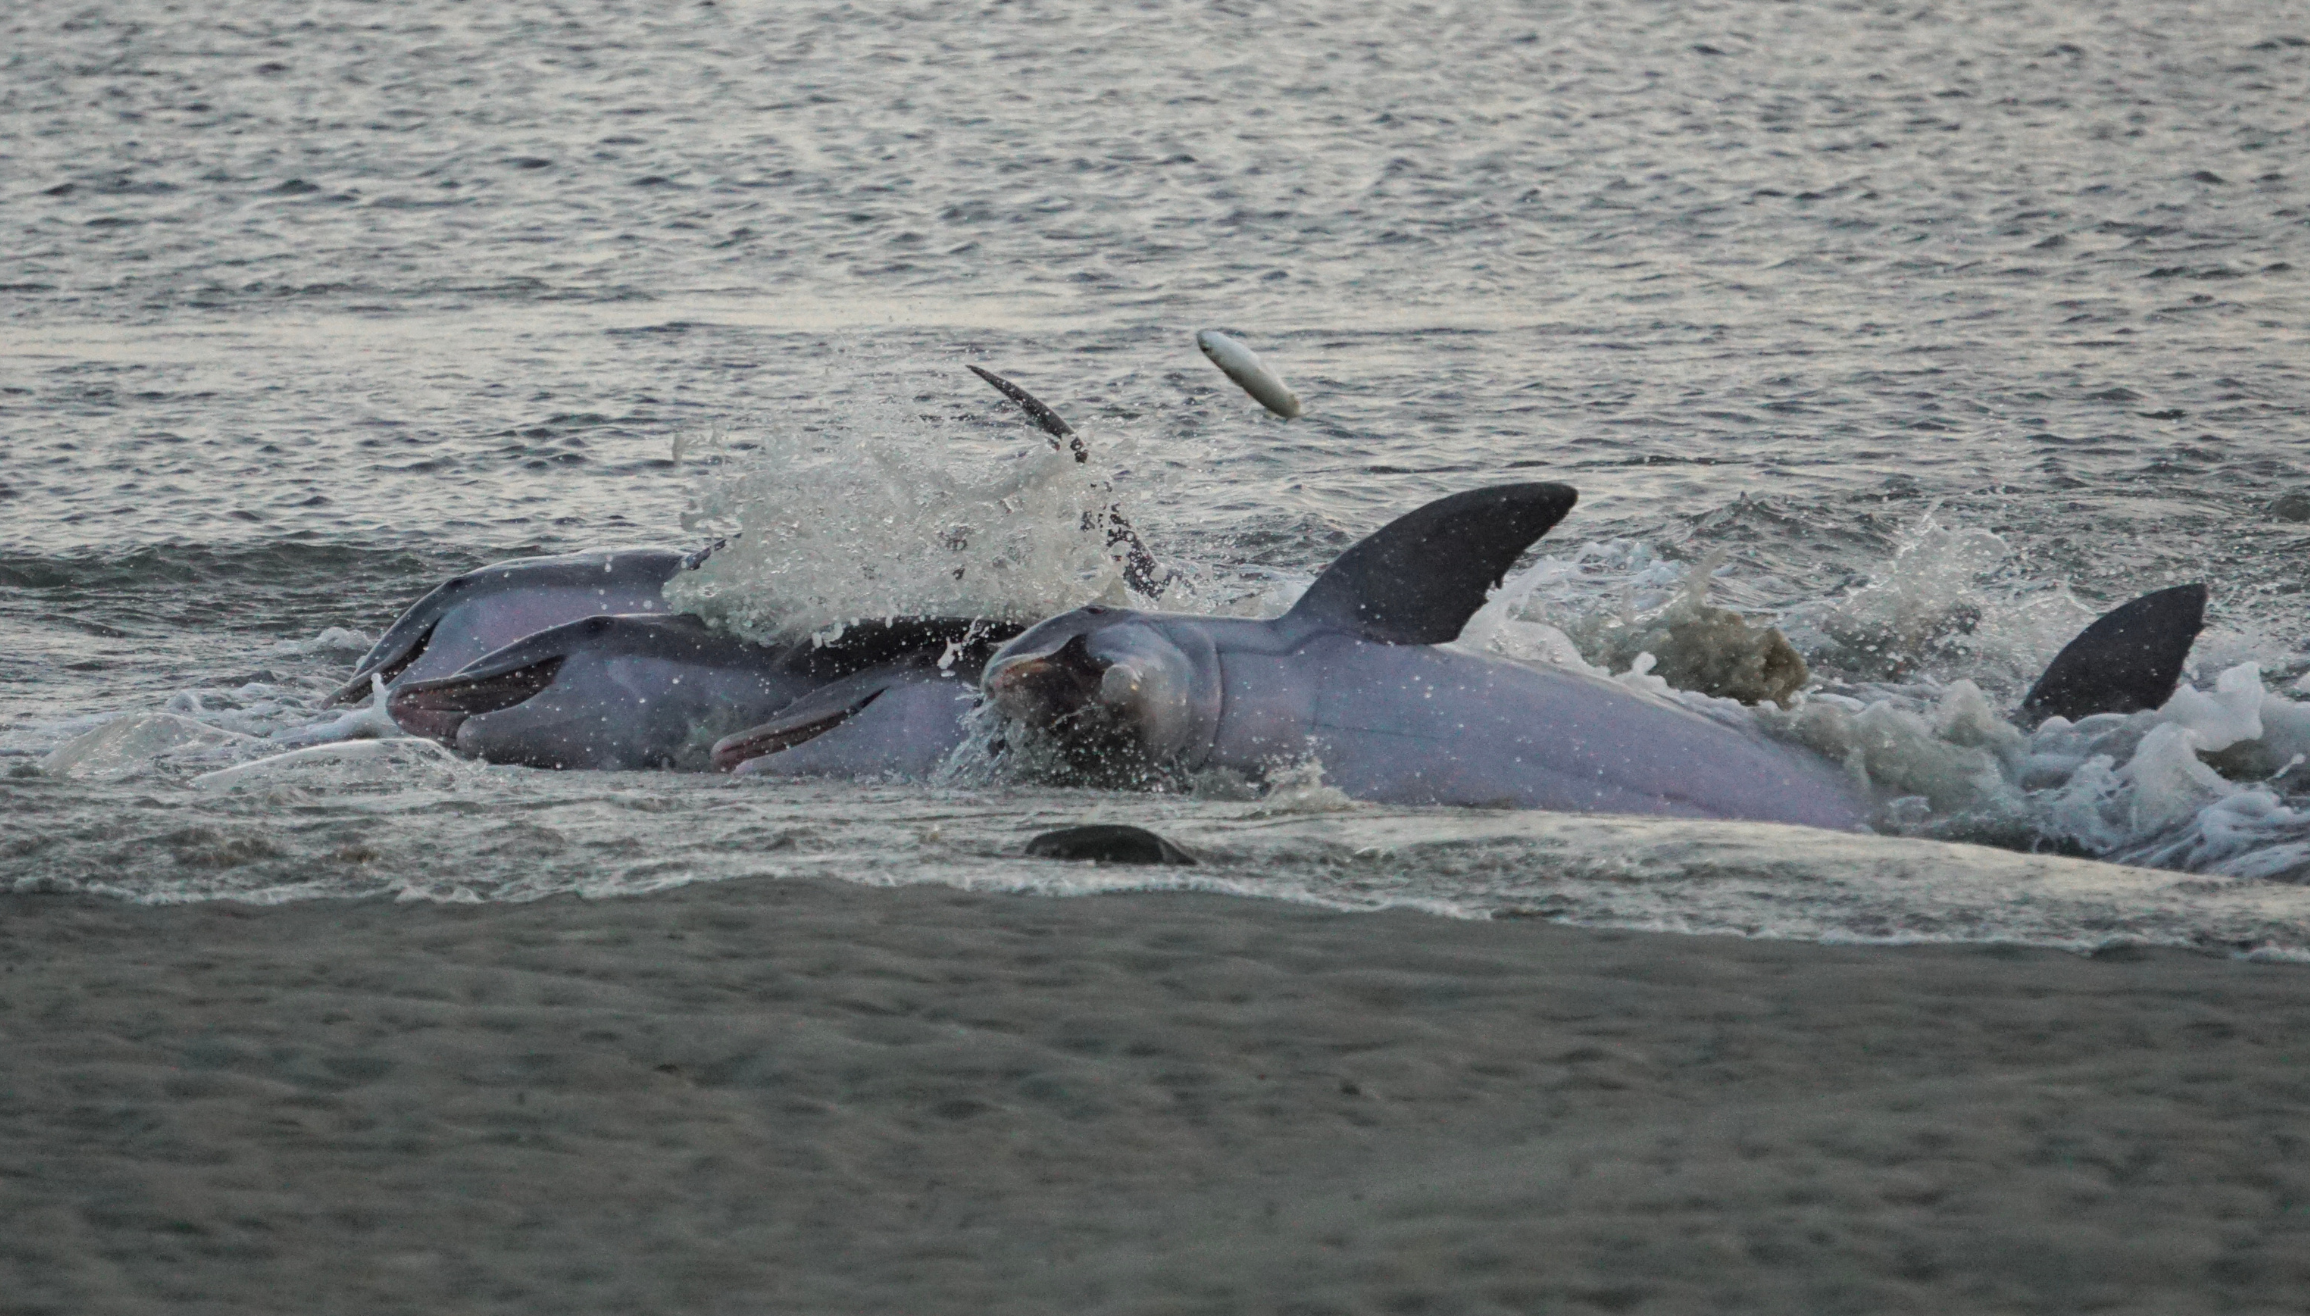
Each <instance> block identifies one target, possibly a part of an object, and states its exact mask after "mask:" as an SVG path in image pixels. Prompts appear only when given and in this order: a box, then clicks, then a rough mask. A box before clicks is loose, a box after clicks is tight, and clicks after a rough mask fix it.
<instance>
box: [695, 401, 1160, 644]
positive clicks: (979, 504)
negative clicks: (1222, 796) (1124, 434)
mask: <svg viewBox="0 0 2310 1316" xmlns="http://www.w3.org/2000/svg"><path fill="white" fill-rule="evenodd" d="M985 429H986V427H985V424H984V422H983V421H980V422H967V421H964V420H961V419H957V418H952V417H947V416H943V415H937V414H925V413H923V411H922V410H921V408H920V407H919V406H916V405H912V404H902V403H900V402H898V401H896V400H895V399H892V398H890V397H888V396H879V397H866V398H861V399H857V400H856V401H855V403H854V404H852V405H850V406H848V407H847V408H846V409H845V410H844V411H842V412H841V413H839V414H836V415H830V416H826V417H821V418H806V419H797V420H794V421H792V422H787V423H782V424H776V425H772V426H769V427H768V428H766V429H765V430H764V431H763V432H762V434H761V436H760V438H759V441H758V443H756V444H755V445H754V446H753V447H752V449H751V450H741V449H738V448H736V447H734V446H732V445H729V444H728V443H726V442H725V443H724V444H722V445H720V446H721V448H722V451H721V452H719V453H718V454H716V458H717V459H716V460H714V462H713V464H712V465H710V466H709V467H708V468H707V472H706V474H705V476H704V477H703V479H702V480H701V481H700V482H699V484H698V486H697V488H696V491H695V494H694V496H693V500H692V506H691V510H690V513H689V514H688V515H687V516H685V518H684V522H683V523H684V525H685V526H686V527H687V528H690V529H693V530H709V531H712V532H714V533H717V534H721V535H724V536H726V537H727V539H728V542H727V543H726V544H725V545H724V546H723V547H722V548H721V549H720V550H718V551H717V552H715V553H714V554H713V555H712V556H711V557H709V558H707V559H706V561H705V562H704V563H702V564H701V565H700V566H699V567H697V568H696V569H695V570H691V571H685V572H683V573H682V574H680V575H678V576H676V577H675V578H674V580H673V581H671V582H670V583H669V584H668V585H667V586H666V599H667V601H668V602H669V603H671V604H672V605H673V606H674V607H675V608H677V609H680V610H683V611H689V612H695V613H697V614H699V615H700V616H703V617H705V618H706V619H707V620H708V621H709V622H712V623H713V624H715V625H716V626H719V627H721V628H723V629H726V630H728V631H730V632H732V633H734V634H738V635H742V636H745V637H747V638H749V639H754V640H760V641H773V640H780V639H795V638H801V637H803V636H808V635H811V634H816V633H824V632H826V631H828V630H829V629H831V628H835V627H839V626H841V625H843V624H845V623H847V622H850V621H854V620H857V619H860V618H867V617H890V616H964V617H989V618H1001V619H1006V620H1015V621H1031V620H1034V619H1036V618H1040V617H1043V616H1047V615H1049V614H1051V613H1054V612H1061V611H1065V610H1066V609H1069V608H1074V607H1079V606H1081V605H1083V604H1086V603H1091V602H1095V601H1106V602H1111V603H1125V602H1128V601H1129V598H1130V595H1129V592H1128V590H1127V589H1126V587H1125V585H1124V582H1123V576H1122V571H1121V569H1120V567H1119V565H1118V564H1117V562H1116V561H1115V560H1114V558H1113V556H1112V555H1111V554H1110V550H1109V546H1108V542H1107V529H1108V525H1109V521H1108V515H1109V510H1108V509H1109V508H1110V507H1111V506H1112V505H1113V504H1114V502H1115V494H1114V492H1113V490H1112V488H1111V485H1112V481H1113V473H1114V471H1115V468H1116V466H1117V464H1118V462H1119V461H1121V460H1124V459H1126V458H1127V455H1128V451H1129V448H1130V443H1129V440H1128V439H1127V438H1122V439H1115V438H1105V439H1100V440H1097V441H1094V442H1092V443H1091V444H1090V454H1091V455H1090V460H1089V461H1088V462H1085V463H1078V462H1077V461H1076V460H1075V459H1074V458H1073V456H1072V455H1070V454H1068V453H1066V452H1062V451H1058V450H1056V449H1054V448H1052V447H1050V446H1049V445H1047V444H1045V443H1043V442H1042V441H1041V440H1040V438H1039V436H1037V437H1022V436H1015V435H1006V436H999V437H997V438H995V439H993V440H990V439H989V437H988V436H987V434H986V433H985Z"/></svg>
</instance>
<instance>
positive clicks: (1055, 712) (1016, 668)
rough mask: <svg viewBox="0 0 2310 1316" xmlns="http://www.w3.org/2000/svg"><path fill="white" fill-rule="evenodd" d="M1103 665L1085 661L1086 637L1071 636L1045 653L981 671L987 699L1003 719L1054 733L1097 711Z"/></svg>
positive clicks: (1087, 654)
mask: <svg viewBox="0 0 2310 1316" xmlns="http://www.w3.org/2000/svg"><path fill="white" fill-rule="evenodd" d="M1106 674H1107V664H1105V663H1102V662H1100V661H1099V660H1098V659H1096V658H1093V657H1092V656H1091V647H1090V642H1089V637H1088V636H1083V635H1077V636H1075V637H1073V638H1072V639H1070V640H1068V641H1067V642H1066V643H1065V644H1062V645H1060V646H1059V647H1058V648H1056V649H1053V650H1052V651H1050V652H1049V653H1042V654H1019V655H1016V656H1015V657H1011V658H1005V659H1003V660H1001V661H999V662H997V663H995V664H994V665H993V666H991V667H989V668H988V669H987V673H986V682H985V684H986V692H987V697H988V698H990V699H992V700H994V702H995V707H997V708H999V709H1001V710H1002V711H1003V715H1004V716H1006V717H1010V718H1013V719H1015V720H1017V721H1020V722H1024V723H1026V724H1027V725H1028V726H1031V727H1037V728H1041V729H1043V730H1054V729H1057V728H1058V727H1060V726H1063V725H1065V724H1066V723H1068V722H1070V721H1073V720H1075V719H1078V718H1080V717H1082V716H1083V715H1084V714H1085V713H1086V712H1088V711H1090V710H1092V709H1095V708H1097V707H1098V703H1099V683H1100V681H1101V680H1102V679H1103V678H1104V677H1105V676H1106Z"/></svg>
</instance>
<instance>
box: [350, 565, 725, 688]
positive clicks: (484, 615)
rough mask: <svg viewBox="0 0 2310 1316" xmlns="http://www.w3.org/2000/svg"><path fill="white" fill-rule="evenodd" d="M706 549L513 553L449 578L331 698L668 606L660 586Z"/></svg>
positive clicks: (446, 670) (439, 672) (380, 641)
mask: <svg viewBox="0 0 2310 1316" xmlns="http://www.w3.org/2000/svg"><path fill="white" fill-rule="evenodd" d="M712 551H713V549H712V548H711V547H709V548H705V549H700V550H698V551H696V552H691V553H684V552H680V551H678V550H675V549H671V548H628V549H610V550H601V551H595V552H587V553H565V554H562V555H559V556H555V557H518V558H513V559H511V560H509V561H505V562H495V563H491V564H490V565H489V566H486V567H478V568H476V569H474V570H472V571H468V572H466V573H465V574H464V575H461V576H452V577H450V578H449V579H448V580H445V581H443V582H442V583H441V584H440V585H438V586H436V587H435V588H434V589H433V590H432V592H430V593H428V594H427V595H426V596H425V597H424V598H421V599H419V600H417V602H415V603H413V604H411V605H409V609H408V611H406V612H404V613H402V614H401V616H400V619H399V620H397V621H395V622H394V623H393V624H392V625H391V626H390V627H388V628H386V631H385V633H384V634H383V635H380V636H378V637H377V643H376V644H375V645H373V646H371V647H370V650H369V652H368V653H367V654H366V655H365V656H364V657H363V658H362V659H361V662H360V664H359V665H358V666H356V667H355V668H354V669H353V675H352V677H351V678H350V679H348V680H347V681H346V682H345V684H344V685H342V686H339V687H338V688H337V691H336V693H334V694H332V695H330V696H329V702H330V703H332V704H335V703H349V702H351V701H353V700H356V699H359V698H360V697H361V696H363V695H366V694H368V693H369V688H370V678H372V677H375V678H376V679H378V680H381V681H384V682H386V683H387V684H389V685H390V684H394V683H398V682H405V681H424V680H430V679H432V678H434V677H439V676H448V675H449V674H450V673H452V672H455V671H456V670H457V669H459V668H461V667H463V666H465V665H466V664H467V663H470V662H472V661H474V660H475V659H477V658H480V657H481V656H482V655H484V654H487V653H490V652H492V651H494V650H497V649H502V648H504V647H505V646H506V645H509V644H511V643H513V642H514V641H516V640H518V639H521V638H522V637H523V636H525V635H534V634H536V633H537V632H539V631H542V630H545V629H547V628H549V627H553V626H559V625H561V624H562V623H564V622H568V621H575V620H577V619H578V618H580V617H596V616H605V615H608V614H611V613H644V612H664V611H666V599H665V587H666V582H667V581H669V580H672V579H673V578H674V573H675V572H677V571H680V570H682V569H683V568H684V567H694V566H696V565H697V564H698V563H700V562H702V561H704V560H705V557H706V554H708V553H710V552H712Z"/></svg>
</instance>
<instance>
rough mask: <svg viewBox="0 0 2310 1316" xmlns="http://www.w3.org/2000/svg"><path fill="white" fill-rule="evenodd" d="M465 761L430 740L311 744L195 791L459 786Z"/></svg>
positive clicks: (202, 782)
mask: <svg viewBox="0 0 2310 1316" xmlns="http://www.w3.org/2000/svg"><path fill="white" fill-rule="evenodd" d="M461 766H462V763H461V760H459V759H458V758H457V757H456V756H455V755H453V754H451V753H450V752H449V751H448V750H446V749H443V748H442V747H441V746H439V745H436V744H434V743H433V742H432V741H429V740H416V739H402V740H357V741H349V742H341V743H337V744H328V745H310V746H307V747H306V748H304V749H293V750H290V751H289V752H288V753H286V754H274V755H271V756H269V757H266V758H261V759H258V760H256V761H255V762H253V763H242V764H238V765H236V766H234V767H230V768H220V769H218V770H217V771H214V772H204V773H202V774H201V775H199V776H197V777H195V778H193V779H192V781H191V782H190V783H188V784H190V785H191V786H192V787H193V789H195V790H204V791H232V790H251V789H269V788H274V787H280V786H298V787H303V788H307V789H312V788H317V787H342V786H353V785H369V784H375V783H379V782H389V781H390V782H399V783H402V784H409V785H416V784H423V785H428V786H436V787H439V786H449V785H454V784H455V783H456V782H457V780H458V778H459V770H460V768H461Z"/></svg>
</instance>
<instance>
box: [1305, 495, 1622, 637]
mask: <svg viewBox="0 0 2310 1316" xmlns="http://www.w3.org/2000/svg"><path fill="white" fill-rule="evenodd" d="M1579 498H1580V495H1579V493H1578V492H1576V491H1575V490H1574V489H1573V488H1572V486H1570V485H1565V484H1500V485H1494V486H1492V487H1491V488H1488V489H1471V490H1469V491H1468V492H1466V493H1457V494H1453V495H1452V496H1451V497H1449V498H1439V499H1437V500H1436V501H1434V502H1432V503H1429V504H1428V505H1427V506H1425V507H1422V508H1420V509H1418V510H1417V511H1413V512H1408V513H1406V514H1404V515H1403V516H1399V517H1397V518H1396V519H1395V520H1393V521H1390V522H1388V523H1387V524H1386V525H1384V526H1381V527H1380V528H1379V529H1378V530H1376V531H1374V532H1372V533H1371V534H1370V535H1367V536H1365V537H1364V538H1363V539H1362V540H1360V541H1358V542H1357V543H1356V544H1355V545H1354V546H1353V547H1351V548H1349V549H1348V551H1347V552H1345V553H1342V554H1340V555H1339V558H1338V560H1336V561H1334V562H1333V563H1332V564H1331V565H1330V566H1329V567H1326V568H1325V569H1324V573H1323V574H1322V575H1320V576H1317V577H1316V578H1315V583H1314V584H1313V585H1310V586H1308V587H1307V593H1306V594H1304V595H1302V596H1300V600H1299V604H1298V606H1296V607H1294V608H1293V609H1292V610H1291V611H1290V612H1288V613H1286V614H1284V620H1285V621H1288V622H1297V623H1302V624H1313V625H1323V626H1334V627H1338V628H1340V629H1342V630H1348V631H1353V632H1354V633H1356V634H1357V635H1360V636H1362V637H1364V638H1365V639H1367V640H1378V641H1381V642H1383V643H1386V644H1445V643H1448V642H1450V641H1451V640H1453V639H1455V638H1457V637H1458V635H1459V634H1460V630H1461V628H1462V627H1464V626H1466V625H1467V624H1468V618H1470V617H1472V616H1474V615H1475V612H1476V609H1478V608H1481V607H1483V606H1484V598H1485V596H1486V595H1487V594H1489V593H1491V591H1492V588H1493V587H1494V586H1496V585H1498V584H1499V583H1500V579H1501V577H1503V576H1505V575H1507V574H1508V568H1509V567H1511V566H1514V565H1515V564H1516V559H1517V557H1519V556H1520V555H1522V553H1523V552H1524V550H1525V549H1527V548H1530V547H1531V546H1532V544H1533V543H1534V542H1535V541H1537V540H1538V539H1539V538H1540V536H1542V535H1544V534H1547V533H1548V531H1549V529H1550V528H1551V527H1553V526H1554V525H1555V524H1556V523H1557V522H1558V521H1561V520H1563V519H1564V516H1565V514H1566V513H1568V512H1570V511H1571V510H1572V504H1573V503H1575V502H1577V501H1579Z"/></svg>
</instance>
